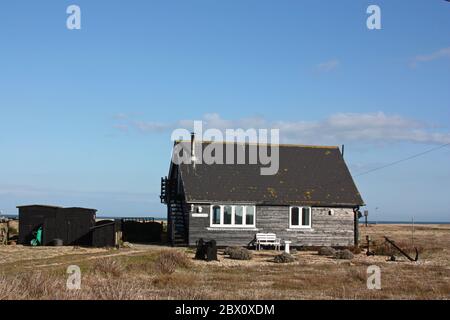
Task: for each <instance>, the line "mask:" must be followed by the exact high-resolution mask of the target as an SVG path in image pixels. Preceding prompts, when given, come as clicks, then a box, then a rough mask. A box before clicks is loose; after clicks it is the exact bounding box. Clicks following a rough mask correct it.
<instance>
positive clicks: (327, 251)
mask: <svg viewBox="0 0 450 320" xmlns="http://www.w3.org/2000/svg"><path fill="white" fill-rule="evenodd" d="M317 253H318V254H319V256H334V255H335V254H336V250H335V249H333V248H332V247H322V248H320V249H319V251H318V252H317Z"/></svg>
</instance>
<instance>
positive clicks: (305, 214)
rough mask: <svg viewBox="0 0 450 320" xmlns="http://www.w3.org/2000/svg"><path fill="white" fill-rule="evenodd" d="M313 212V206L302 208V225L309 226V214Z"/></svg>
mask: <svg viewBox="0 0 450 320" xmlns="http://www.w3.org/2000/svg"><path fill="white" fill-rule="evenodd" d="M310 213H311V208H302V225H303V226H309V215H310Z"/></svg>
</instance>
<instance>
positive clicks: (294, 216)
mask: <svg viewBox="0 0 450 320" xmlns="http://www.w3.org/2000/svg"><path fill="white" fill-rule="evenodd" d="M291 225H292V226H298V225H300V223H299V210H298V208H297V207H293V208H291Z"/></svg>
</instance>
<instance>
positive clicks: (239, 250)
mask: <svg viewBox="0 0 450 320" xmlns="http://www.w3.org/2000/svg"><path fill="white" fill-rule="evenodd" d="M224 254H225V255H228V256H230V258H231V259H235V260H251V259H252V258H253V254H252V252H251V251H250V250H248V249H246V248H243V247H228V248H226V249H225V251H224Z"/></svg>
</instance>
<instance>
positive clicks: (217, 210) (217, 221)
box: [213, 206, 220, 224]
mask: <svg viewBox="0 0 450 320" xmlns="http://www.w3.org/2000/svg"><path fill="white" fill-rule="evenodd" d="M213 224H220V207H219V206H214V207H213Z"/></svg>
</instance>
